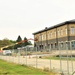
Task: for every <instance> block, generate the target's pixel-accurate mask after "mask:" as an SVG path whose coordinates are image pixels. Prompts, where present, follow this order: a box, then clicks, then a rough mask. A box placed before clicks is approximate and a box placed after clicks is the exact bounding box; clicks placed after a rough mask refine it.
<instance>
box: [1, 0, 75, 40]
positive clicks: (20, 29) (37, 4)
mask: <svg viewBox="0 0 75 75" xmlns="http://www.w3.org/2000/svg"><path fill="white" fill-rule="evenodd" d="M72 19H75V0H0V40H1V39H4V38H8V39H10V40H17V37H18V36H19V35H20V36H21V38H22V39H24V37H27V38H28V39H29V38H34V37H33V34H32V33H34V32H37V31H39V30H42V29H44V28H45V27H51V26H54V25H56V24H59V23H62V22H64V21H68V20H72Z"/></svg>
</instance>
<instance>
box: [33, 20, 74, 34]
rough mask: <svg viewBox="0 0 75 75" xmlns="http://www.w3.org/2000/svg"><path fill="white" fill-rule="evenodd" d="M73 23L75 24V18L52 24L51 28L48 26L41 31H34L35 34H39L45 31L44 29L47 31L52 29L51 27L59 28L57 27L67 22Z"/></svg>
mask: <svg viewBox="0 0 75 75" xmlns="http://www.w3.org/2000/svg"><path fill="white" fill-rule="evenodd" d="M71 23H73V24H75V19H73V20H69V21H65V22H62V23H60V24H57V25H54V26H51V27H49V28H47V27H46V28H45V29H42V30H40V31H37V32H35V33H33V35H35V34H38V33H41V32H44V31H47V30H50V29H53V28H57V27H60V26H63V25H65V24H71Z"/></svg>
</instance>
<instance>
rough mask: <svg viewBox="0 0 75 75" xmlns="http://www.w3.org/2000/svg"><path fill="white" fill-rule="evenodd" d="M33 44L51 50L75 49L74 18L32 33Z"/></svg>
mask: <svg viewBox="0 0 75 75" xmlns="http://www.w3.org/2000/svg"><path fill="white" fill-rule="evenodd" d="M33 35H34V39H37V41H35V42H34V46H36V47H37V48H40V49H45V48H48V47H49V48H50V49H52V50H58V49H61V50H65V49H75V20H70V21H66V22H63V23H60V24H57V25H55V26H52V27H49V28H47V27H46V28H45V29H43V30H40V31H37V32H35V33H33Z"/></svg>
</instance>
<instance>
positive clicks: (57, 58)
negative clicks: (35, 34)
mask: <svg viewBox="0 0 75 75" xmlns="http://www.w3.org/2000/svg"><path fill="white" fill-rule="evenodd" d="M43 59H51V60H60V59H61V60H69V61H71V60H72V61H75V57H72V58H71V57H68V58H67V57H61V58H60V57H49V56H48V57H46V56H45V57H43Z"/></svg>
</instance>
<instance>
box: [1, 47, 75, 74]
mask: <svg viewBox="0 0 75 75" xmlns="http://www.w3.org/2000/svg"><path fill="white" fill-rule="evenodd" d="M4 51H6V52H4ZM4 51H2V52H0V59H3V60H6V61H9V62H14V63H17V64H21V65H28V66H32V67H35V68H41V69H44V70H45V69H47V70H49V71H51V70H53V71H55V72H59V73H61V75H74V71H75V50H74V49H72V48H71V49H70V50H69V49H66V50H60V49H59V50H51V49H50V48H45V49H43V50H42V49H41V50H40V49H39V50H38V49H37V48H36V47H31V46H26V47H22V48H18V49H15V50H8V51H7V50H4Z"/></svg>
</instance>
